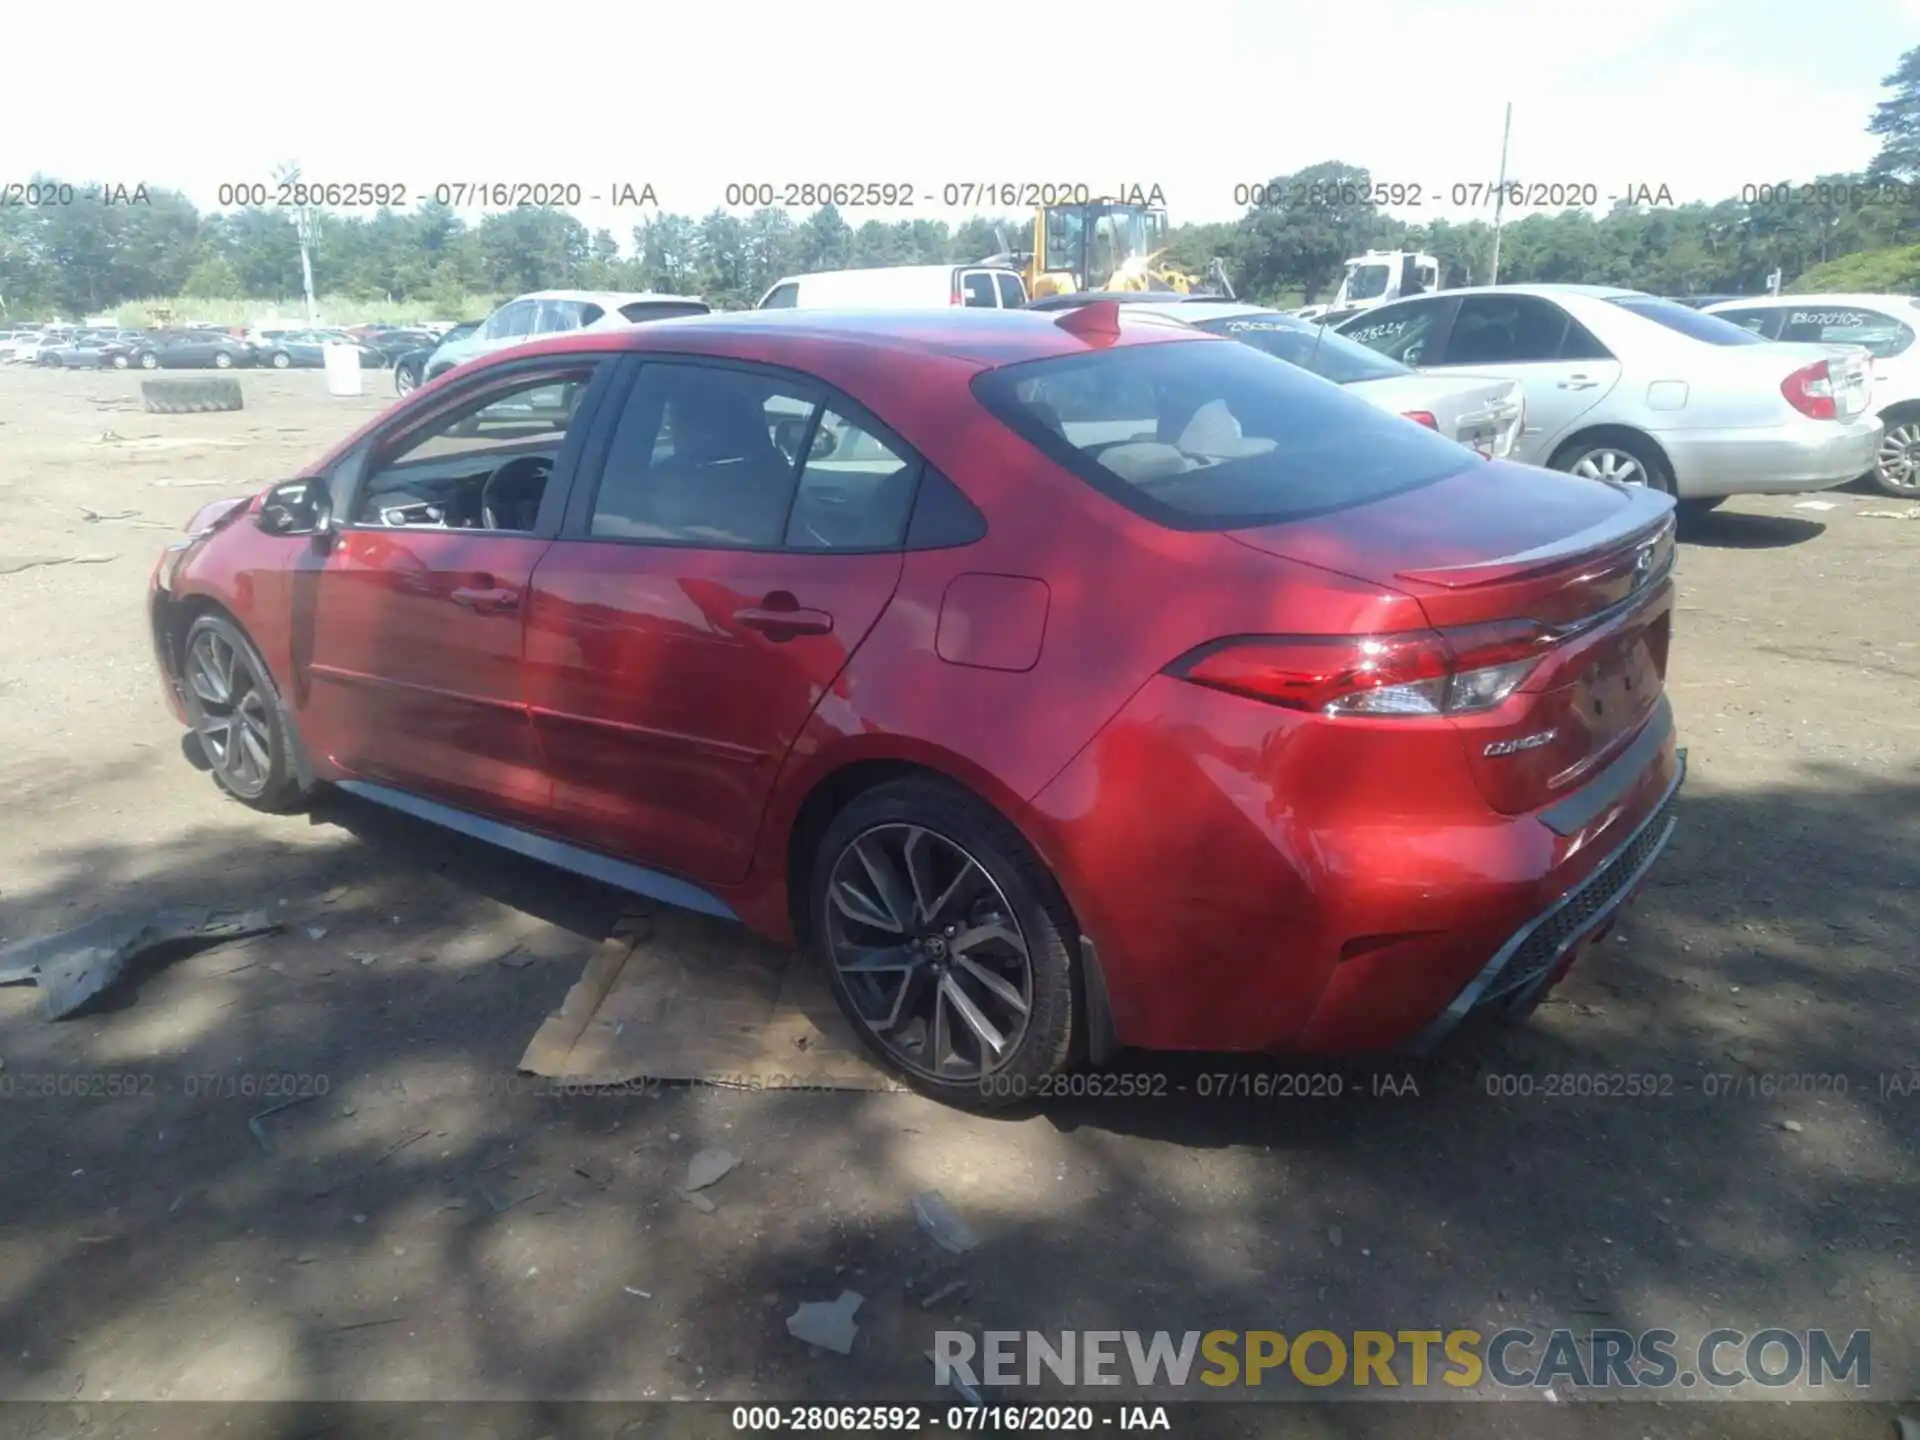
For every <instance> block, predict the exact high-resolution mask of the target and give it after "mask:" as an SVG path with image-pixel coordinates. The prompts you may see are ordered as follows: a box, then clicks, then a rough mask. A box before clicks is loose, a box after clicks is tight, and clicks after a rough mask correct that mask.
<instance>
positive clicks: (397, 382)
mask: <svg viewBox="0 0 1920 1440" xmlns="http://www.w3.org/2000/svg"><path fill="white" fill-rule="evenodd" d="M419 383H420V373H419V372H418V371H417V370H415V369H414V367H413V366H411V365H396V366H394V367H393V393H394V394H396V395H405V394H408V393H410V392H411V391H412V390H413V389H414V387H415V386H417V385H418V384H419Z"/></svg>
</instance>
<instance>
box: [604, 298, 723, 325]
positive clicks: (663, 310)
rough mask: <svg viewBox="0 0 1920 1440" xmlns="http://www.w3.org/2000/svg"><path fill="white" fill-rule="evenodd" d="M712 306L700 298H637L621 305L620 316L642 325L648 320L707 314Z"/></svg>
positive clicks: (675, 318) (679, 318)
mask: <svg viewBox="0 0 1920 1440" xmlns="http://www.w3.org/2000/svg"><path fill="white" fill-rule="evenodd" d="M710 308H711V307H709V306H708V305H707V304H706V303H705V302H703V301H700V300H635V301H634V302H633V303H631V304H629V305H622V306H621V307H620V318H621V319H623V320H629V321H631V322H633V323H634V324H635V325H641V324H644V323H645V322H647V321H648V320H683V319H685V318H686V317H687V316H689V315H705V314H707V313H708V312H709V310H710Z"/></svg>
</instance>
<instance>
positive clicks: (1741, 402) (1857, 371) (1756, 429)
mask: <svg viewBox="0 0 1920 1440" xmlns="http://www.w3.org/2000/svg"><path fill="white" fill-rule="evenodd" d="M1339 329H1340V333H1341V334H1343V335H1346V336H1348V337H1349V338H1351V339H1354V340H1358V341H1359V342H1360V343H1362V344H1363V345H1366V346H1368V347H1369V348H1371V349H1374V350H1377V351H1379V352H1380V353H1381V354H1383V355H1385V356H1387V357H1389V358H1390V359H1394V360H1398V361H1400V362H1401V363H1402V364H1404V365H1412V366H1416V367H1419V368H1422V369H1429V368H1439V369H1448V368H1452V367H1454V366H1458V367H1459V368H1461V369H1462V370H1471V371H1473V372H1475V373H1477V374H1483V375H1498V376H1504V377H1507V378H1510V379H1514V380H1518V381H1520V383H1521V384H1522V385H1523V386H1524V387H1525V389H1526V396H1527V425H1526V428H1525V430H1524V431H1523V432H1522V434H1521V438H1520V446H1519V449H1518V451H1517V453H1516V454H1515V455H1514V458H1515V459H1516V460H1522V461H1526V462H1529V463H1531V464H1536V465H1546V466H1549V467H1551V468H1553V469H1556V470H1568V471H1572V472H1574V473H1575V474H1581V475H1590V476H1594V477H1596V478H1600V479H1606V480H1615V481H1623V482H1626V483H1628V484H1641V485H1650V486H1653V487H1655V488H1657V489H1660V490H1664V491H1666V492H1667V493H1668V494H1671V495H1673V496H1675V497H1676V498H1677V499H1679V500H1680V502H1681V503H1682V504H1683V505H1684V506H1685V507H1686V508H1688V509H1690V510H1705V509H1711V508H1712V507H1713V506H1715V505H1717V504H1719V503H1720V501H1721V500H1723V499H1725V498H1726V497H1727V496H1729V495H1743V494H1782V493H1784V494H1791V493H1795V492H1799V491H1807V490H1826V489H1830V488H1832V487H1833V486H1835V485H1843V484H1845V483H1846V482H1847V481H1849V480H1851V479H1853V478H1854V477H1855V476H1857V475H1859V474H1861V473H1862V472H1863V471H1865V470H1867V469H1869V468H1870V467H1871V466H1872V464H1873V459H1874V454H1875V452H1876V451H1877V449H1878V448H1879V444H1880V436H1881V432H1882V430H1883V428H1884V427H1883V426H1882V424H1881V422H1880V420H1879V419H1878V418H1877V416H1876V415H1875V414H1874V410H1873V406H1872V391H1873V377H1872V371H1871V369H1870V364H1869V356H1868V354H1867V352H1866V351H1865V350H1864V349H1862V348H1861V347H1859V346H1857V345H1825V344H1813V345H1808V344H1789V343H1786V342H1777V341H1770V340H1765V339H1763V338H1761V337H1760V336H1758V335H1755V334H1753V333H1752V332H1751V331H1747V330H1743V329H1741V328H1740V327H1739V326H1737V325H1730V324H1728V323H1727V322H1726V321H1724V320H1719V319H1716V318H1715V317H1713V316H1711V315H1702V314H1701V313H1699V312H1698V311H1696V310H1690V309H1688V308H1687V307H1686V306H1684V305H1676V304H1674V303H1673V302H1672V301H1669V300H1662V299H1659V298H1658V297H1656V296H1653V295H1646V294H1642V293H1641V292H1639V291H1636V290H1620V289H1614V288H1611V287H1608V286H1600V285H1499V286H1487V287H1481V288H1477V289H1469V290H1443V291H1438V292H1436V293H1434V294H1431V295H1420V296H1415V297H1413V298H1411V299H1407V300H1399V301H1395V302H1394V303H1392V304H1389V305H1382V306H1380V307H1378V308H1377V309H1373V310H1367V311H1364V312H1362V313H1361V314H1359V315H1355V316H1353V317H1352V318H1351V319H1349V320H1347V321H1346V322H1344V323H1343V324H1342V325H1341V326H1340V327H1339Z"/></svg>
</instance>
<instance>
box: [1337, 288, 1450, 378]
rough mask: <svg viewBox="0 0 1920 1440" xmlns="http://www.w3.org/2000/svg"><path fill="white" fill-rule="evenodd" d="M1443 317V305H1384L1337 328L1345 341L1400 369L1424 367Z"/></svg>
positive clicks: (1441, 303)
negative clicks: (1407, 366) (1375, 354)
mask: <svg viewBox="0 0 1920 1440" xmlns="http://www.w3.org/2000/svg"><path fill="white" fill-rule="evenodd" d="M1445 313H1446V307H1445V305H1444V303H1443V302H1438V301H1436V302H1431V303H1428V304H1413V305H1387V306H1383V307H1382V308H1381V309H1380V310H1378V311H1377V312H1374V313H1368V312H1366V311H1362V312H1361V313H1360V314H1358V315H1355V316H1354V317H1353V318H1352V319H1350V320H1347V321H1344V322H1342V323H1341V325H1340V333H1341V334H1342V335H1344V336H1346V337H1347V338H1348V339H1349V340H1352V341H1355V342H1356V343H1358V344H1361V345H1364V346H1366V347H1367V348H1368V349H1369V350H1377V351H1378V352H1379V353H1380V354H1382V355H1384V356H1386V357H1387V358H1388V359H1389V360H1397V361H1399V362H1400V363H1401V364H1402V365H1416V366H1417V365H1424V364H1426V363H1427V361H1428V359H1429V358H1430V355H1429V352H1431V351H1432V349H1433V340H1434V336H1435V335H1436V333H1438V331H1439V329H1440V317H1441V316H1442V315H1444V314H1445Z"/></svg>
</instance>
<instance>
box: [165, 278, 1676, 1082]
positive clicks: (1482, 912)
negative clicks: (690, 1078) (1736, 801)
mask: <svg viewBox="0 0 1920 1440" xmlns="http://www.w3.org/2000/svg"><path fill="white" fill-rule="evenodd" d="M189 531H190V533H189V534H188V535H187V536H186V538H184V539H183V540H182V541H180V542H179V543H178V544H176V545H174V546H172V547H170V548H169V549H168V551H167V552H166V553H165V555H163V557H162V558H161V560H160V563H159V565H158V567H157V569H156V571H155V573H154V576H153V581H152V593H151V610H150V613H151V621H152V628H153V641H154V645H155V649H156V652H157V654H158V657H159V661H160V665H161V668H162V671H163V673H164V676H165V682H166V692H167V696H168V698H169V701H170V703H171V705H172V707H173V710H174V712H175V714H176V715H177V716H178V718H179V719H180V720H181V722H182V723H183V724H185V725H187V726H189V727H191V729H192V731H193V733H194V735H195V736H196V737H197V741H198V744H199V745H200V747H201V749H202V750H203V752H204V754H205V757H206V759H207V760H208V762H209V763H210V767H211V769H212V772H213V774H214V776H215V777H216V778H217V780H218V781H219V783H220V784H221V785H222V786H224V787H225V788H226V789H227V790H228V791H229V792H231V793H232V794H233V795H234V796H235V797H237V798H238V799H240V800H242V801H244V802H246V803H248V804H250V805H254V806H257V807H261V808H264V809H284V808H291V807H294V806H297V805H299V804H300V803H302V802H303V800H305V798H306V797H308V796H309V795H310V794H312V792H313V791H314V790H315V788H316V787H319V786H326V785H331V786H337V787H339V788H340V789H342V790H346V791H350V792H352V793H354V794H356V795H359V796H362V797H365V798H366V799H368V800H372V801H376V802H379V803H381V804H384V805H388V806H392V807H394V808H396V809H398V810H401V811H405V812H407V813H409V814H412V815H414V816H418V817H421V818H423V819H425V820H429V821H433V822H437V823H439V824H442V825H445V826H449V827H452V828H453V829H456V830H459V831H463V832H465V833H467V834H469V835H473V836H478V837H481V838H484V839H486V840H489V841H492V842H495V843H498V844H500V845H503V846H507V847H509V848H511V849H513V850H516V851H518V852H520V853H522V854H525V855H528V856H531V857H534V858H536V859H539V860H541V861H545V862H548V863H550V864H554V865H558V866H563V867H567V868H569V869H572V870H575V871H578V872H581V873H583V874H586V875H590V876H595V877H598V878H599V879H601V880H603V881H606V882H609V883H611V884H614V885H618V886H622V887H625V888H627V889H629V890H631V891H635V892H638V893H640V894H643V895H647V896H651V897H654V898H656V899H659V900H662V901H666V902H670V903H673V904H677V905H682V906H687V907H690V908H692V909H694V910H698V911H703V912H705V913H708V914H711V915H716V916H722V917H727V918H730V919H735V920H738V921H741V922H743V923H745V924H746V925H748V926H750V927H751V928H752V929H754V930H756V931H758V932H759V933H760V934H762V935H764V936H766V937H768V938H769V939H771V940H774V941H778V942H783V943H785V942H792V943H797V944H801V945H804V946H806V947H808V948H809V950H810V951H811V952H812V953H813V954H814V955H815V956H817V958H818V961H819V963H820V964H822V965H824V966H826V967H828V969H829V970H830V973H831V976H832V982H833V988H834V992H835V994H836V995H837V996H838V998H839V1001H840V1003H841V1005H842V1006H843V1007H844V1009H845V1011H846V1013H847V1015H848V1016H849V1017H850V1019H851V1020H852V1022H853V1024H854V1026H855V1029H856V1030H857V1032H858V1033H859V1034H860V1036H861V1037H862V1039H863V1040H864V1041H865V1043H866V1044H867V1045H868V1046H869V1047H870V1048H871V1049H872V1050H873V1051H874V1053H875V1054H876V1055H877V1056H879V1057H880V1058H881V1059H882V1060H883V1061H885V1062H886V1063H887V1064H889V1065H890V1066H892V1067H894V1069H895V1070H896V1071H897V1072H898V1073H900V1074H901V1075H902V1076H904V1077H906V1078H907V1079H908V1080H909V1081H910V1082H911V1083H913V1084H915V1085H917V1086H919V1087H920V1088H922V1089H923V1090H925V1091H927V1092H929V1093H932V1094H935V1095H938V1096H941V1097H943V1098H947V1099H951V1100H955V1101H966V1102H973V1103H978V1102H981V1101H982V1100H983V1099H986V1100H990V1099H993V1098H1013V1099H1017V1098H1019V1096H1021V1095H1022V1094H1030V1093H1038V1091H1039V1090H1040V1088H1041V1087H1042V1085H1043V1083H1044V1081H1043V1077H1046V1076H1048V1075H1050V1074H1053V1073H1055V1072H1058V1071H1061V1070H1063V1069H1065V1068H1067V1067H1070V1066H1073V1065H1076V1064H1082V1063H1089V1062H1091V1063H1093V1064H1096V1065H1097V1064H1100V1063H1104V1062H1106V1061H1107V1060H1109V1059H1110V1058H1111V1057H1112V1056H1113V1055H1114V1054H1115V1053H1116V1052H1117V1051H1118V1050H1119V1049H1120V1048H1121V1047H1131V1046H1137V1047H1144V1048H1149V1049H1169V1050H1205V1051H1255V1052H1280V1051H1285V1052H1296V1053H1297V1052H1302V1051H1319V1052H1354V1051H1365V1050H1403V1051H1404V1050H1415V1051H1418V1050H1424V1049H1427V1048H1430V1047H1431V1046H1433V1045H1434V1044H1435V1043H1437V1042H1438V1041H1439V1040H1441V1039H1442V1038H1443V1037H1444V1036H1446V1034H1447V1033H1448V1032H1449V1031H1451V1030H1453V1029H1454V1028H1455V1027H1456V1026H1458V1025H1459V1024H1461V1022H1462V1021H1464V1020H1467V1019H1468V1018H1469V1017H1482V1016H1488V1015H1504V1016H1508V1017H1512V1016H1517V1015H1524V1014H1525V1013H1526V1012H1527V1011H1528V1010H1529V1009H1530V1007H1531V1006H1532V1005H1533V1004H1534V1003H1535V1002H1537V1000H1538V999H1539V997H1540V996H1541V994H1542V993H1544V991H1545V989H1546V988H1547V987H1549V986H1551V985H1552V984H1553V983H1554V982H1555V981H1556V980H1557V979H1558V977H1559V976H1560V975H1561V974H1562V973H1563V972H1564V970H1565V969H1566V968H1567V966H1568V965H1569V964H1571V963H1572V961H1573V958H1574V957H1575V956H1576V955H1577V954H1578V953H1579V952H1580V951H1581V949H1582V947H1583V946H1584V944H1585V943H1586V942H1588V941H1590V940H1591V939H1593V938H1594V937H1595V936H1596V935H1597V934H1599V933H1600V932H1601V931H1602V930H1604V928H1605V927H1606V926H1607V925H1608V924H1609V923H1610V922H1611V919H1612V917H1613V915H1614V914H1615V912H1616V911H1617V910H1618V908H1619V907H1620V906H1621V905H1622V904H1624V903H1625V902H1626V900H1627V899H1628V898H1629V897H1630V896H1631V894H1632V893H1633V892H1634V890H1635V889H1636V888H1637V886H1638V885H1639V883H1640V882H1641V880H1642V878H1643V877H1644V876H1645V874H1646V872H1647V870H1648V868H1649V867H1650V866H1651V865H1652V864H1653V863H1654V861H1655V859H1656V858H1657V856H1658V855H1659V853H1660V852H1661V850H1662V848H1663V847H1664V846H1665V844H1666V842H1667V840H1668V837H1669V835H1670V834H1671V832H1672V829H1673V825H1674V806H1675V799H1676V795H1677V792H1678V791H1679V789H1680V785H1681V781H1682V777H1683V774H1684V754H1683V753H1682V752H1680V751H1679V750H1677V749H1676V746H1675V726H1674V719H1673V715H1672V711H1671V709H1670V706H1669V703H1668V701H1667V699H1666V696H1665V693H1664V685H1665V672H1666V665H1667V654H1668V635H1669V625H1670V621H1671V617H1672V613H1673V584H1672V580H1671V578H1670V571H1671V569H1672V564H1673V558H1674V531H1673V512H1672V502H1671V501H1670V500H1668V499H1667V498H1666V497H1665V496H1663V495H1660V494H1658V493H1656V492H1655V491H1652V490H1648V489H1644V488H1633V487H1624V486H1619V485H1614V484H1611V483H1607V482H1603V481H1597V480H1591V479H1585V478H1581V477H1577V476H1572V475H1563V474H1558V473H1552V472H1548V471H1543V470H1537V469H1533V468H1531V467H1526V466H1520V465H1513V464H1508V463H1504V462H1498V461H1496V462H1491V463H1490V462H1488V461H1487V460H1485V459H1483V458H1481V457H1480V456H1479V455H1477V454H1474V453H1472V452H1470V451H1468V450H1466V449H1464V448H1462V447H1461V446H1459V445H1456V444H1455V443H1454V442H1453V441H1451V440H1448V439H1445V438H1442V437H1441V436H1439V435H1437V434H1435V433H1433V432H1432V431H1431V430H1428V429H1425V428H1423V427H1421V426H1419V425H1416V424H1414V423H1412V422H1410V421H1408V420H1405V419H1402V418H1400V417H1398V416H1394V415H1391V414H1387V413H1385V412H1382V411H1380V410H1378V409H1377V408H1375V407H1374V406H1372V405H1369V404H1368V403H1367V402H1366V401H1364V400H1360V399H1357V398H1355V397H1353V396H1351V395H1348V394H1346V393H1344V392H1343V391H1341V390H1340V388H1339V387H1337V386H1335V385H1331V384H1329V383H1327V382H1326V381H1324V380H1321V379H1318V378H1317V377H1315V376H1312V375H1309V374H1307V373H1305V372H1303V371H1301V370H1298V369H1296V368H1294V367H1292V366H1289V365H1287V364H1285V363H1283V362H1281V361H1279V360H1275V359H1273V358H1272V357H1270V356H1267V355H1264V354H1262V353H1261V352H1259V351H1258V350H1255V349H1253V348H1251V347H1249V346H1245V345H1241V344H1238V343H1236V342H1234V341H1233V340H1230V339H1222V338H1218V337H1214V336H1210V335H1206V334H1204V333H1201V332H1198V331H1195V330H1193V329H1191V328H1190V327H1186V326H1177V325H1172V324H1169V323H1167V322H1164V321H1157V320H1151V319H1148V318H1146V317H1133V316H1128V315H1126V314H1124V313H1123V312H1122V310H1121V307H1118V306H1116V305H1113V304H1111V303H1107V304H1093V305H1089V306H1087V307H1084V308H1082V309H1079V310H1076V311H1070V312H1066V313H1065V314H1063V315H1053V314H1037V313H1031V312H981V311H955V312H952V313H951V314H925V315H912V314H905V315H884V314H861V315H851V314H849V315H835V314H831V313H815V312H807V311H775V312H760V313H754V314H750V315H745V316H722V315H716V316H708V317H702V318H697V319H690V320H681V321H662V322H659V323H656V324H652V325H646V326H642V327H637V328H635V329H633V330H629V331H620V332H616V333H609V334H597V335H585V334H582V335H571V336H566V337H561V338H557V339H554V340H551V341H545V342H539V343H536V344H534V345H531V346H526V347H522V348H519V349H516V350H513V351H509V352H505V353H503V354H500V355H498V356H494V357H490V358H488V359H486V360H484V361H482V362H479V363H476V364H473V365H468V366H463V367H461V369H459V370H458V371H455V372H453V373H451V374H449V375H448V376H446V377H444V378H442V379H440V380H438V381H436V382H434V383H432V384H430V385H427V386H424V387H422V388H421V389H419V390H417V391H415V392H414V393H413V394H411V395H410V396H408V397H407V398H406V399H405V400H403V401H402V402H400V403H399V404H397V405H396V406H394V407H393V408H392V409H391V410H389V411H388V412H387V413H385V414H384V415H382V416H380V417H379V418H378V419H376V420H375V421H373V422H372V423H371V424H369V425H368V426H367V427H366V428H365V429H363V430H362V431H361V432H360V433H358V434H356V435H354V436H353V437H352V438H350V439H349V440H347V441H346V442H345V443H343V444H341V445H340V446H339V447H337V448H336V449H335V450H334V451H333V452H332V453H331V454H329V455H327V456H326V457H324V458H323V459H321V460H319V461H318V462H317V463H315V464H314V465H313V466H311V467H310V468H309V469H307V470H306V471H305V473H303V474H301V475H300V476H298V477H297V478H295V479H292V480H290V481H287V482H285V483H282V484H279V485H276V486H274V487H273V488H272V489H270V490H268V491H266V492H265V493H264V494H261V495H258V496H256V497H254V498H253V499H251V500H247V501H238V502H227V503H226V504H224V505H220V506H213V507H209V508H208V509H207V510H206V511H203V512H202V514H201V515H200V516H198V517H196V519H195V521H194V522H193V524H192V525H191V526H190V527H189Z"/></svg>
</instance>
